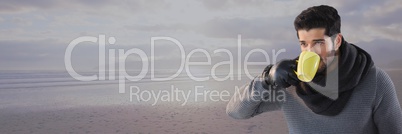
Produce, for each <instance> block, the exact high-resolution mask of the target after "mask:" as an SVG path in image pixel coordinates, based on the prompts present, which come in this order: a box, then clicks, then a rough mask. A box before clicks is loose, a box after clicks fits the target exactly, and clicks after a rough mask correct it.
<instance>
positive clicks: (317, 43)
mask: <svg viewBox="0 0 402 134" xmlns="http://www.w3.org/2000/svg"><path fill="white" fill-rule="evenodd" d="M323 44H324V42H315V45H323Z"/></svg>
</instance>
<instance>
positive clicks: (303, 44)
mask: <svg viewBox="0 0 402 134" xmlns="http://www.w3.org/2000/svg"><path fill="white" fill-rule="evenodd" d="M297 34H298V35H299V42H300V48H301V51H311V52H315V53H317V54H318V55H319V56H320V60H321V61H320V64H319V67H318V71H317V72H322V71H324V69H325V68H326V67H327V65H329V64H330V63H332V61H333V60H334V55H335V53H334V52H335V51H336V50H337V48H338V47H336V46H334V43H333V42H332V40H331V37H329V36H327V35H325V29H324V28H313V29H310V30H308V31H307V30H298V31H297ZM335 47H336V48H335Z"/></svg>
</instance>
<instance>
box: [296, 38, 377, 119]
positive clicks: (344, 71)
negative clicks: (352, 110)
mask: <svg viewBox="0 0 402 134" xmlns="http://www.w3.org/2000/svg"><path fill="white" fill-rule="evenodd" d="M339 49H340V53H341V54H340V56H339V57H340V58H339V64H338V65H339V66H338V67H339V73H337V72H336V73H337V74H338V78H339V82H338V84H339V85H338V92H337V93H338V98H337V99H335V100H333V99H331V98H330V97H327V96H324V95H323V94H321V93H319V92H317V90H315V89H314V88H312V86H310V85H309V84H307V83H305V82H300V84H299V85H296V92H297V95H298V96H299V97H300V98H301V99H302V100H303V101H304V103H305V104H306V105H307V107H309V108H310V109H311V110H312V111H313V112H314V113H316V114H320V115H327V116H335V115H337V114H339V113H340V112H341V111H342V109H343V108H344V107H345V105H346V103H347V102H348V100H349V98H350V96H351V95H352V92H353V89H354V88H355V87H356V86H357V85H358V84H359V82H360V80H361V79H362V78H363V77H365V76H366V74H367V72H368V70H369V69H370V68H372V67H373V66H374V63H373V61H372V59H371V56H370V55H369V54H368V53H367V52H366V51H364V50H363V49H361V48H359V47H357V46H355V45H353V44H349V43H347V42H346V41H345V40H344V39H343V38H342V44H341V46H340V48H339ZM322 72H323V73H317V75H316V76H315V77H314V79H313V81H312V82H313V83H315V84H317V85H321V86H325V85H326V84H327V83H325V82H326V77H327V76H330V75H331V74H328V75H327V74H326V70H325V71H322ZM330 73H333V72H330ZM329 82H332V81H329ZM335 90H336V89H335Z"/></svg>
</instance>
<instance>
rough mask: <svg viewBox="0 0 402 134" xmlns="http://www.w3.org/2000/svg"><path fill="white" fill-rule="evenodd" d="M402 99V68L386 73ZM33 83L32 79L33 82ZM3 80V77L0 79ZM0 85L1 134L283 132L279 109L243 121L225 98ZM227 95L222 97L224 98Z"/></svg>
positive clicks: (95, 86)
mask: <svg viewBox="0 0 402 134" xmlns="http://www.w3.org/2000/svg"><path fill="white" fill-rule="evenodd" d="M388 74H389V75H390V76H391V78H392V80H393V82H394V84H395V86H396V89H397V94H398V98H399V101H400V102H401V100H402V91H401V90H402V85H401V83H402V71H400V70H393V71H388ZM35 81H37V80H35ZM247 81H248V80H242V81H224V82H216V81H207V82H192V81H185V80H184V81H174V82H160V83H152V84H150V83H146V82H144V83H130V84H128V86H130V85H135V86H138V87H139V88H140V89H142V90H144V91H148V90H170V87H171V85H174V87H176V88H179V89H181V90H183V91H190V90H194V86H197V85H198V86H200V85H202V86H204V88H205V89H207V90H210V89H212V90H219V91H223V90H227V91H232V90H234V86H241V85H243V84H244V83H246V82H247ZM3 82H4V81H3ZM35 83H37V82H33V84H26V85H24V84H21V83H16V84H14V85H11V86H10V85H8V86H5V85H4V84H3V85H2V87H1V88H2V89H1V90H0V91H1V92H0V97H1V100H2V101H0V111H1V112H0V133H2V134H3V133H4V134H14V133H21V134H26V133H40V134H42V133H96V134H99V133H198V134H202V133H222V134H226V133H228V134H229V133H275V134H278V133H288V130H287V125H286V122H285V120H284V116H283V113H282V112H281V111H274V112H269V113H263V114H261V115H258V116H255V117H253V118H251V119H247V120H236V119H232V118H230V117H229V116H227V115H226V113H225V108H226V104H227V101H225V100H221V101H211V100H209V101H194V98H192V99H193V100H192V101H188V102H187V103H186V104H185V105H182V104H183V103H184V102H183V101H175V102H173V101H172V102H158V103H156V104H155V105H152V104H153V101H152V100H151V101H148V102H147V101H145V100H140V101H136V100H135V99H134V100H133V101H130V94H129V91H128V90H127V91H126V93H124V94H119V93H118V90H117V87H116V84H110V83H109V84H102V83H92V84H88V83H86V84H79V83H78V84H77V83H74V82H71V83H67V84H66V83H65V82H59V83H57V82H49V83H52V84H53V85H51V86H49V85H50V84H49V83H46V82H42V83H41V84H37V85H36V86H31V85H35ZM229 98H230V96H229V97H226V98H224V99H229Z"/></svg>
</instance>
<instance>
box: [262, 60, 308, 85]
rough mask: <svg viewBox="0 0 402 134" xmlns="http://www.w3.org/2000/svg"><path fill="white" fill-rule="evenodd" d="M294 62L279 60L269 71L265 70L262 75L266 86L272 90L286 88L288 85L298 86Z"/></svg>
mask: <svg viewBox="0 0 402 134" xmlns="http://www.w3.org/2000/svg"><path fill="white" fill-rule="evenodd" d="M296 65H297V63H296V61H295V60H281V61H279V62H278V63H276V64H275V65H273V66H272V67H269V69H267V68H268V67H267V68H266V69H265V70H264V71H267V72H265V73H264V75H265V76H264V77H265V78H264V79H265V82H266V83H267V84H268V85H271V86H273V88H274V89H275V88H277V87H279V88H287V87H289V86H290V85H297V84H299V82H300V80H299V79H298V78H297V75H296V73H295V71H294V70H296Z"/></svg>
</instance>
